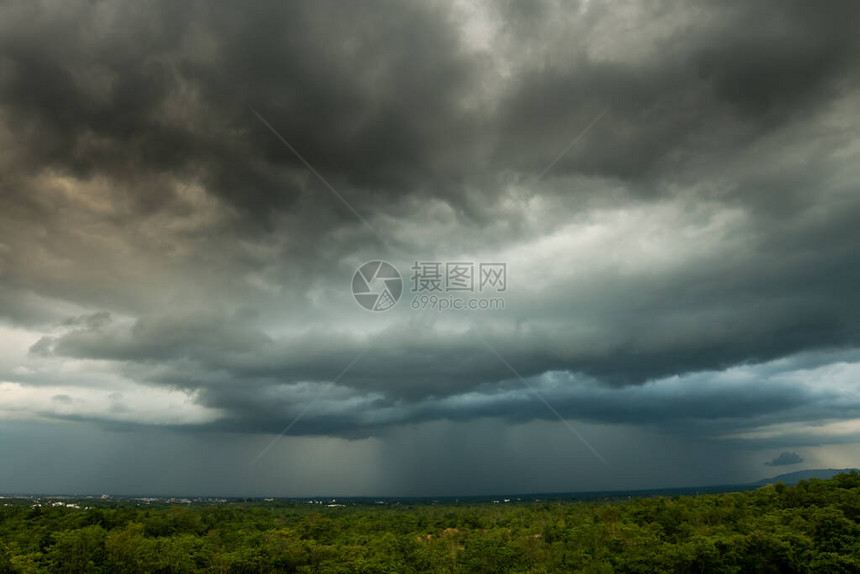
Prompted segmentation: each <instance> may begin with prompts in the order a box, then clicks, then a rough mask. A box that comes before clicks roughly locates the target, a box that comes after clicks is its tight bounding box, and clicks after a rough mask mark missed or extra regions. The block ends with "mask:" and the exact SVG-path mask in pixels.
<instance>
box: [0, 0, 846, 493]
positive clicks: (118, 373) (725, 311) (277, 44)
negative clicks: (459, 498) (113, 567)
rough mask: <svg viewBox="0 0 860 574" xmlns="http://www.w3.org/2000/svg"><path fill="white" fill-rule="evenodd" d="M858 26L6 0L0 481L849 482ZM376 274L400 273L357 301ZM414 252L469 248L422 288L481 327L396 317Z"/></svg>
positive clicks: (604, 485) (406, 299)
mask: <svg viewBox="0 0 860 574" xmlns="http://www.w3.org/2000/svg"><path fill="white" fill-rule="evenodd" d="M858 18H860V3H857V2H854V1H851V0H845V1H834V2H826V3H810V2H806V1H799V0H798V1H783V0H771V1H760V0H753V1H749V2H722V1H708V2H704V1H680V0H678V1H658V2H644V1H641V2H636V1H614V2H600V1H598V0H590V1H587V0H583V1H581V2H576V1H569V2H551V1H538V2H528V3H526V2H483V1H480V0H476V1H471V0H464V1H460V0H452V1H430V2H421V3H418V2H389V1H367V2H360V3H353V2H329V1H314V2H299V3H295V2H289V3H286V2H277V1H274V0H272V1H261V2H255V3H237V2H227V1H224V2H217V1H216V2H180V3H178V2H173V1H170V0H164V1H161V2H159V1H152V2H120V1H116V2H102V1H84V0H70V1H66V0H64V1H59V0H57V1H32V0H26V1H24V0H21V1H10V2H4V3H3V4H2V7H0V460H2V463H0V492H45V491H50V492H68V493H85V492H86V493H100V492H110V493H115V494H118V493H130V494H170V493H189V494H222V495H245V494H252V495H282V496H288V495H313V494H336V495H347V494H353V495H400V494H427V495H437V494H439V495H441V494H469V493H490V492H494V493H495V492H539V491H573V490H590V489H610V488H617V489H627V488H639V487H642V488H646V487H660V486H681V485H701V484H719V483H729V482H739V481H747V480H754V479H759V478H762V477H765V476H771V475H773V474H776V473H777V472H783V471H791V470H798V469H802V468H818V467H834V468H843V467H854V466H860V386H858V383H860V338H858V335H860V324H858V309H860V297H858V288H860V225H858V221H860V161H858V156H860V97H858V96H860V50H858V48H860V36H858V34H857V33H856V30H857V28H856V26H857V22H858ZM377 260H382V261H387V262H390V263H391V264H392V265H393V266H394V267H395V268H396V269H397V270H398V271H399V273H400V275H401V276H402V286H403V290H402V294H401V297H400V300H399V301H398V302H397V304H396V305H394V306H393V307H392V308H390V309H387V310H380V311H368V310H366V309H364V308H363V307H362V306H361V305H359V303H358V301H357V300H356V298H354V297H353V292H352V289H353V287H354V286H355V285H356V283H355V282H354V274H355V273H356V270H357V269H358V268H359V267H360V266H361V265H362V264H363V263H365V262H368V261H377ZM415 262H441V263H442V269H443V271H445V270H446V268H445V263H447V262H459V263H472V264H473V265H474V267H475V274H476V275H475V277H476V283H475V285H476V289H475V292H474V293H470V292H457V293H452V292H449V291H447V290H444V292H443V293H440V295H441V294H444V295H445V297H449V296H456V297H458V298H462V300H471V299H473V298H474V300H477V299H486V298H487V297H495V298H496V300H497V301H501V304H502V305H503V306H504V308H503V309H501V308H495V309H490V310H466V309H464V310H444V311H438V310H431V309H426V308H419V309H414V308H413V307H415V306H419V307H421V305H420V302H421V299H420V296H421V294H422V293H421V292H420V291H418V290H416V289H415V285H413V282H412V275H413V274H414V272H413V271H412V270H411V267H412V266H413V265H414V263H415ZM481 263H485V264H486V263H496V264H502V263H503V264H505V265H506V276H505V278H506V285H505V287H506V289H505V290H504V291H502V290H501V289H499V285H498V284H496V285H495V286H491V285H488V289H486V290H485V291H483V292H480V291H479V290H478V289H477V285H478V283H477V281H478V279H479V277H478V269H479V266H480V264H481ZM385 285H386V283H384V282H381V281H380V280H379V279H376V280H374V281H372V282H371V284H370V288H371V289H372V293H373V294H378V293H379V292H380V291H381V289H382V288H384V287H385ZM442 286H443V287H446V285H445V284H444V283H443V285H442ZM389 287H391V285H389ZM489 287H494V288H493V289H490V288H489ZM424 294H425V295H426V293H424ZM395 296H396V294H395ZM416 296H417V297H419V299H417V300H416V299H415V297H416ZM416 302H417V303H418V305H416V304H415V303H416Z"/></svg>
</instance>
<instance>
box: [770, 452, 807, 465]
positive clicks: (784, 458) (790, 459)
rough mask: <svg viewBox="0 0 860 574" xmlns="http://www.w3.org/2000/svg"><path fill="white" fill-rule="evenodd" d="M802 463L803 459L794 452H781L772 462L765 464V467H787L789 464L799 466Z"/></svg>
mask: <svg viewBox="0 0 860 574" xmlns="http://www.w3.org/2000/svg"><path fill="white" fill-rule="evenodd" d="M801 462H803V457H802V456H800V455H799V454H797V453H796V452H782V453H780V454H779V456H777V457H774V459H773V460H769V461H767V462H765V464H766V465H767V466H787V465H790V464H800V463H801Z"/></svg>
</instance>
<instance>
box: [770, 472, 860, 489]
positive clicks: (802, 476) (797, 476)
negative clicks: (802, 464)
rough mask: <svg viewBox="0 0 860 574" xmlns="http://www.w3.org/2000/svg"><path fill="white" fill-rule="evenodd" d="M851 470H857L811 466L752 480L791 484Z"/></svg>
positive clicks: (831, 476)
mask: <svg viewBox="0 0 860 574" xmlns="http://www.w3.org/2000/svg"><path fill="white" fill-rule="evenodd" d="M852 470H858V469H856V468H812V469H809V470H796V471H794V472H786V473H785V474H778V475H776V476H774V477H773V478H763V479H761V480H759V481H756V482H754V483H753V484H773V483H774V482H782V483H783V484H785V485H786V486H792V485H794V484H797V483H798V482H800V481H801V480H809V479H810V478H820V479H822V480H826V479H828V478H833V477H834V476H836V475H837V474H839V473H842V472H851V471H852Z"/></svg>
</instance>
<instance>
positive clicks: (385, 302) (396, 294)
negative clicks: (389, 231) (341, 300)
mask: <svg viewBox="0 0 860 574" xmlns="http://www.w3.org/2000/svg"><path fill="white" fill-rule="evenodd" d="M352 294H353V296H354V297H355V300H356V301H358V304H359V305H361V306H362V307H364V308H365V309H367V310H368V311H385V310H387V309H391V308H392V307H394V304H395V303H397V301H398V300H399V299H400V295H402V294H403V280H402V279H401V278H400V273H398V272H397V269H396V268H395V267H394V265H392V264H391V263H388V262H386V261H368V262H367V263H365V264H364V265H362V266H361V267H359V268H358V271H356V272H355V275H353V276H352Z"/></svg>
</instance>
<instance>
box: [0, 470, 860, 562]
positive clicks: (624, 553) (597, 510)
mask: <svg viewBox="0 0 860 574" xmlns="http://www.w3.org/2000/svg"><path fill="white" fill-rule="evenodd" d="M80 504H81V508H68V507H53V506H49V505H45V506H41V507H38V506H35V505H34V504H33V502H32V501H22V500H17V501H13V500H9V499H6V500H4V505H3V506H2V507H0V573H2V574H6V573H12V572H15V573H29V572H58V573H59V572H70V573H77V572H105V573H107V572H110V573H138V572H165V573H173V572H176V573H179V572H224V573H226V572H236V573H238V572H247V573H251V572H255V573H266V572H362V573H382V572H385V573H410V572H450V573H455V572H458V573H459V572H463V573H466V572H475V573H499V572H523V573H525V572H532V573H539V572H540V573H548V572H593V573H604V572H679V573H682V572H684V573H686V572H690V573H693V572H696V573H701V572H774V573H783V574H784V573H792V572H822V573H824V572H826V573H837V572H858V571H860V525H858V521H860V476H858V474H857V473H847V474H840V475H838V476H836V477H835V478H833V479H832V480H817V479H811V480H809V481H801V482H800V483H798V484H797V485H796V486H790V487H787V486H785V485H783V484H781V483H777V484H774V485H768V486H766V487H763V488H760V489H758V490H751V491H746V492H733V493H724V494H706V495H697V496H675V497H672V496H650V497H642V498H633V499H630V500H623V501H601V502H597V501H573V500H563V501H550V502H546V501H543V502H511V503H508V504H491V503H480V504H456V505H455V504H440V505H435V504H412V505H408V504H400V505H394V504H386V505H374V504H352V505H346V506H343V507H337V508H328V507H326V506H324V505H311V504H307V503H303V502H296V501H293V502H286V501H273V502H247V503H245V502H243V503H238V502H228V503H225V504H208V505H207V504H190V505H189V504H186V505H141V504H138V503H134V502H132V501H128V500H126V501H114V500H111V501H86V502H81V503H80ZM84 504H88V505H91V507H89V508H86V507H84Z"/></svg>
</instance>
